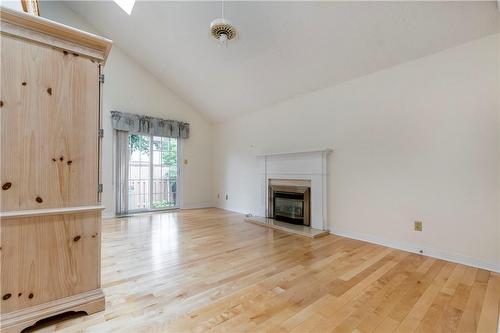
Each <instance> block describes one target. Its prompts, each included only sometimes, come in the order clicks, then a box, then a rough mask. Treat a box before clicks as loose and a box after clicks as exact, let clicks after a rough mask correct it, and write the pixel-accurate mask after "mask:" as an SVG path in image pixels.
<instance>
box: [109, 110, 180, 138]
mask: <svg viewBox="0 0 500 333" xmlns="http://www.w3.org/2000/svg"><path fill="white" fill-rule="evenodd" d="M111 122H112V124H113V128H114V129H117V130H120V131H127V132H133V133H138V134H149V135H155V136H163V137H168V138H182V139H187V138H188V137H189V124H188V123H183V122H180V121H176V120H165V119H160V118H153V117H148V116H142V115H137V114H131V113H125V112H118V111H111Z"/></svg>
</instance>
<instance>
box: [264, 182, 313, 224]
mask: <svg viewBox="0 0 500 333" xmlns="http://www.w3.org/2000/svg"><path fill="white" fill-rule="evenodd" d="M309 193H310V188H309V187H304V186H279V185H271V186H270V188H269V216H270V217H272V218H274V219H276V220H278V221H283V222H288V223H293V224H299V225H306V226H309V225H310V194H309Z"/></svg>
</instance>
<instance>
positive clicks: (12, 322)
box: [1, 288, 105, 333]
mask: <svg viewBox="0 0 500 333" xmlns="http://www.w3.org/2000/svg"><path fill="white" fill-rule="evenodd" d="M104 307H105V300H104V294H103V292H102V290H101V289H100V288H99V289H95V290H91V291H87V292H83V293H80V294H77V295H73V296H69V297H65V298H61V299H57V300H54V301H51V302H47V303H43V304H39V305H35V306H31V307H29V308H24V309H21V310H17V311H12V312H8V313H4V314H2V323H1V328H2V329H1V331H2V332H3V333H19V332H21V331H22V330H23V329H25V328H27V327H30V326H33V325H35V324H36V323H37V322H38V321H40V320H42V319H44V318H48V317H52V316H55V315H58V314H61V313H64V312H68V311H75V312H78V311H83V312H86V313H87V315H90V314H93V313H96V312H99V311H103V310H104Z"/></svg>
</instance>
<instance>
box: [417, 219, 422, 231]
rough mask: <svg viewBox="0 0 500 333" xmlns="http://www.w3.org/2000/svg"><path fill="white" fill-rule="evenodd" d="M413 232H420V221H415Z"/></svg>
mask: <svg viewBox="0 0 500 333" xmlns="http://www.w3.org/2000/svg"><path fill="white" fill-rule="evenodd" d="M415 231H422V221H415Z"/></svg>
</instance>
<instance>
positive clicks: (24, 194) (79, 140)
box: [0, 8, 111, 333]
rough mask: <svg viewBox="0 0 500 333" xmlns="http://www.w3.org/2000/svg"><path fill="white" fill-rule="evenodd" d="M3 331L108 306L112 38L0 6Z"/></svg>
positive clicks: (1, 282)
mask: <svg viewBox="0 0 500 333" xmlns="http://www.w3.org/2000/svg"><path fill="white" fill-rule="evenodd" d="M0 22H1V35H0V39H1V40H0V43H1V68H0V74H1V86H0V100H1V102H0V121H1V152H0V156H1V161H0V164H1V171H0V172H1V174H0V178H1V187H2V189H1V191H0V193H1V198H0V204H1V206H0V211H1V213H0V214H1V215H0V233H1V235H0V242H1V243H0V259H1V262H0V265H1V267H0V268H1V276H0V279H1V280H0V289H1V290H0V292H1V295H0V297H1V299H0V302H1V303H0V305H1V307H0V310H1V323H0V325H1V327H0V328H1V331H2V332H6V333H7V332H20V331H21V330H22V329H24V328H26V327H29V326H31V325H33V324H35V323H36V322H37V321H39V320H40V319H44V318H47V317H50V316H54V315H57V314H60V313H63V312H67V311H85V312H87V313H88V314H90V313H94V312H97V311H101V310H104V294H103V292H102V290H101V281H100V266H101V212H102V209H103V207H102V206H101V204H100V195H101V193H100V192H101V191H102V186H101V185H100V173H101V172H100V162H99V161H100V145H101V143H100V141H101V137H102V135H101V134H102V131H101V130H100V126H101V112H100V103H101V98H102V89H101V86H102V81H103V80H102V78H103V76H102V75H101V70H102V66H103V64H104V62H105V60H106V57H107V55H108V53H109V50H110V48H111V41H109V40H107V39H105V38H102V37H99V36H95V35H92V34H89V33H86V32H83V31H80V30H77V29H74V28H71V27H68V26H65V25H62V24H59V23H56V22H52V21H50V20H47V19H43V18H40V17H37V16H33V15H28V14H25V13H22V12H17V11H13V10H9V9H5V8H2V9H1V11H0Z"/></svg>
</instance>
